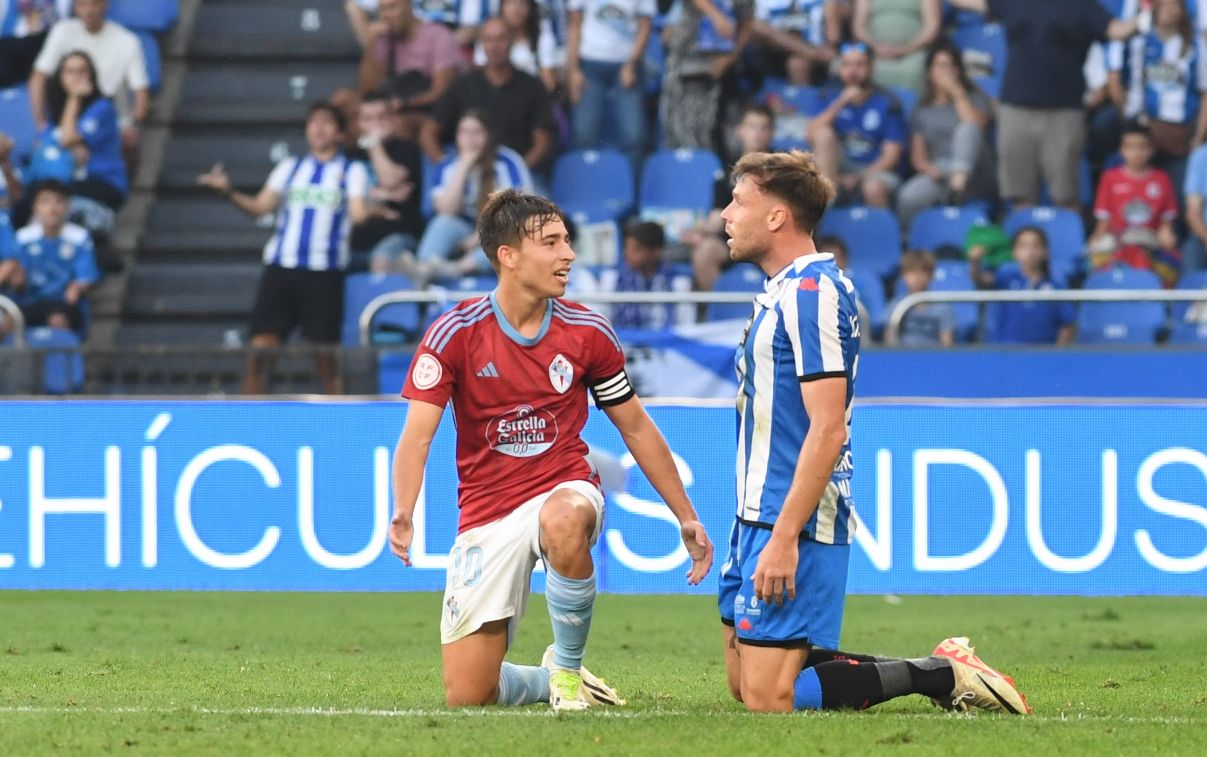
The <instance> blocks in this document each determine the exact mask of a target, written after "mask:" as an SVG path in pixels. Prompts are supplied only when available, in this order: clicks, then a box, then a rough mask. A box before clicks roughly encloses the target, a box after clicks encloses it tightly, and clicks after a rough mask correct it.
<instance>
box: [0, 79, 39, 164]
mask: <svg viewBox="0 0 1207 757" xmlns="http://www.w3.org/2000/svg"><path fill="white" fill-rule="evenodd" d="M0 132H3V133H4V134H7V135H8V138H9V139H11V140H12V141H13V155H14V156H15V158H16V159H17V161H18V162H21V163H24V162H25V160H26V159H27V158H29V155H30V153H32V152H33V149H34V144H35V143H36V142H37V141H38V129H37V127H36V126H34V114H33V111H32V110H30V107H29V88H28V87H26V86H25V85H24V84H20V85H17V86H16V87H10V88H9V89H4V90H0Z"/></svg>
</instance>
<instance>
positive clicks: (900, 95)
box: [888, 87, 918, 152]
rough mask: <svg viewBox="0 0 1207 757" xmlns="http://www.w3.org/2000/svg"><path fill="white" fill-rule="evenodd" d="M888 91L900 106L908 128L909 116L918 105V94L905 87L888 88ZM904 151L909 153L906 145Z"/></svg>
mask: <svg viewBox="0 0 1207 757" xmlns="http://www.w3.org/2000/svg"><path fill="white" fill-rule="evenodd" d="M888 89H889V92H891V93H892V94H893V96H894V97H896V98H897V102H898V103H899V104H900V105H901V117H902V118H904V119H905V126H906V128H908V127H909V117H910V114H911V113H913V112H914V106H915V105H917V104H918V93H916V92H914V91H913V90H912V89H906V88H905V87H889V88H888ZM905 151H906V152H909V145H908V144H906V145H905Z"/></svg>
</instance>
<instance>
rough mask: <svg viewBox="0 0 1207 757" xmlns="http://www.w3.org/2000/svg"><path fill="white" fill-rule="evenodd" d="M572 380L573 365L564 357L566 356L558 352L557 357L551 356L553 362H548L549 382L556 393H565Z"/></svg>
mask: <svg viewBox="0 0 1207 757" xmlns="http://www.w3.org/2000/svg"><path fill="white" fill-rule="evenodd" d="M573 382H574V366H573V365H571V364H570V361H569V360H567V359H566V356H565V355H563V354H561V353H560V352H559V353H558V355H557V357H555V358H553V362H552V363H550V364H549V383H551V384H553V388H554V389H556V390H557V392H558V394H565V393H566V391H567V390H568V389H569V388H570V385H571V384H572V383H573Z"/></svg>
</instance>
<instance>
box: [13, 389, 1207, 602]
mask: <svg viewBox="0 0 1207 757" xmlns="http://www.w3.org/2000/svg"><path fill="white" fill-rule="evenodd" d="M405 412H406V407H405V404H404V403H401V402H397V401H343V402H305V401H281V402H255V401H234V402H222V401H214V402H208V401H184V402H167V401H140V400H128V401H65V402H49V401H47V402H35V401H28V402H27V401H17V402H7V403H3V404H0V588H20V589H37V588H58V589H214V590H217V589H231V590H307V591H310V590H341V591H360V590H369V591H410V590H435V589H440V588H442V587H443V583H444V567H445V563H446V560H447V553H448V551H449V548H450V546H451V543H452V539H453V536H454V530H455V504H454V502H455V490H456V486H455V473H454V470H453V434H452V429H451V424H450V423H449V422H448V419H446V422H445V423H444V424H443V425H442V427H441V431H440V433H439V434H438V435H437V438H436V440H435V442H434V445H433V448H432V455H431V462H430V464H429V474H428V477H427V480H426V484H425V488H424V492H423V496H422V503H421V506H420V508H419V510H418V511H417V513H416V526H417V530H416V541H415V544H414V548H413V553H414V559H415V563H416V566H415V567H414V568H411V569H406V568H404V567H403V566H402V565H401V563H399V562H398V561H397V560H396V558H394V557H393V556H392V555H391V554H390V551H389V548H388V546H387V543H386V526H387V521H388V518H389V513H390V494H389V476H390V458H391V451H392V449H393V445H394V442H395V439H396V438H397V435H398V433H399V431H400V429H401V427H402V422H403V419H404V416H405ZM651 412H652V414H653V415H654V418H655V420H656V421H657V422H658V424H659V425H660V427H661V428H662V429H663V431H664V433H665V434H666V436H667V438H668V441H669V442H670V444H671V447H672V449H673V450H674V451H675V454H676V456H677V458H678V463H679V465H680V469H681V473H682V476H683V479H684V481H685V483H686V484H687V486H688V491H689V493H690V494H691V496H692V498H693V500H694V501H695V503H696V506H697V508H698V509H699V510H700V513H701V516H702V518H703V520H704V521H705V524H706V525H707V527H708V529H709V532H710V534H711V535H712V537H713V539H714V541H715V542H717V545H718V553H717V565H716V567H714V570H713V571H712V573H711V575H710V576H709V579H708V581H707V582H706V584H705V585H703V586H701V587H697V588H694V589H689V588H688V587H687V586H686V584H685V582H684V578H683V576H684V573H685V570H686V563H685V553H684V552H683V550H682V547H681V546H680V545H679V543H678V536H677V530H676V528H675V525H674V521H673V518H672V517H671V515H670V513H669V512H668V511H666V509H665V508H664V507H663V506H662V505H661V504H660V503H659V502H658V501H657V498H656V496H655V495H654V493H653V492H652V490H651V488H650V486H649V484H648V483H647V482H646V481H645V480H644V478H643V477H642V476H641V475H640V474H639V473H637V472H636V471H635V470H634V469H633V465H632V460H631V458H629V457H628V456H626V454H625V450H624V448H623V446H622V443H621V441H620V439H619V436H618V434H617V433H616V431H615V429H613V428H612V426H611V425H610V424H609V423H608V421H607V419H606V418H605V417H604V416H603V415H601V414H600V413H598V412H593V414H592V417H591V420H590V422H589V424H588V426H587V430H586V437H587V439H588V441H589V442H590V443H591V445H592V447H593V453H594V454H595V455H596V457H597V460H598V462H599V464H600V466H601V471H602V473H603V476H604V479H605V483H606V484H608V486H609V488H610V491H609V495H608V513H607V520H606V522H605V526H604V530H603V534H602V537H601V539H600V543H599V544H598V545H597V547H596V549H597V551H598V563H597V564H598V573H599V578H600V584H601V588H602V589H603V590H604V591H609V592H640V593H647V592H689V591H690V592H693V593H707V592H711V591H713V589H714V588H715V585H716V576H717V573H718V571H719V568H720V564H721V562H722V561H723V560H724V555H725V543H726V540H727V536H728V530H729V525H730V522H731V518H732V512H733V457H734V417H733V411H732V410H731V409H729V408H726V407H721V406H713V407H707V406H695V407H691V406H659V407H653V408H652V409H651ZM854 418H855V420H854V434H855V437H854V438H855V441H854V453H855V464H856V473H855V479H854V496H855V499H856V503H857V506H858V508H859V513H860V518H861V521H862V522H861V524H860V529H859V532H858V536H857V540H856V544H855V546H854V548H853V551H852V560H853V562H852V571H851V578H850V590H851V591H852V592H855V593H957V594H959V593H975V594H983V593H991V594H992V593H1011V594H1095V595H1111V594H1182V595H1187V594H1192V595H1204V594H1207V454H1204V452H1203V450H1207V405H1200V404H1193V403H1181V404H1098V405H1086V404H1081V405H1064V404H1048V405H1045V404H1019V403H1013V404H1008V403H996V404H991V403H982V404H975V403H964V404H951V403H944V404H921V403H913V404H908V403H896V404H876V403H870V404H863V405H861V406H860V407H858V408H857V409H856V412H855V416H854ZM536 580H537V588H538V590H539V589H540V588H541V586H542V584H543V577H542V576H541V574H539V573H538V574H537V579H536Z"/></svg>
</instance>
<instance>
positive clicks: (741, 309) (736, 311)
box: [707, 263, 767, 321]
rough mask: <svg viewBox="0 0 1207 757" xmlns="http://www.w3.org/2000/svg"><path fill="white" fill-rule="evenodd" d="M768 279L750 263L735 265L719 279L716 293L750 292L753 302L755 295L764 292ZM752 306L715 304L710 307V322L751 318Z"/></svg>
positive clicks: (744, 304)
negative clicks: (764, 283)
mask: <svg viewBox="0 0 1207 757" xmlns="http://www.w3.org/2000/svg"><path fill="white" fill-rule="evenodd" d="M766 279H767V277H766V276H765V275H764V274H763V272H762V271H760V270H759V269H758V268H756V267H755V266H753V265H751V264H749V263H735V264H733V265H731V266H730V267H729V268H727V269H725V271H724V272H723V273H722V274H721V276H720V278H718V279H717V284H716V286H714V287H713V291H714V292H750V294H751V297H750V299H751V302H753V301H754V295H755V294H757V293H758V292H761V291H763V282H764V281H766ZM751 310H752V306H751V305H750V304H749V303H741V302H734V303H725V304H722V303H713V304H711V305H709V306H708V318H707V320H710V321H724V320H729V319H732V318H742V319H745V318H749V317H750V313H751Z"/></svg>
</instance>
